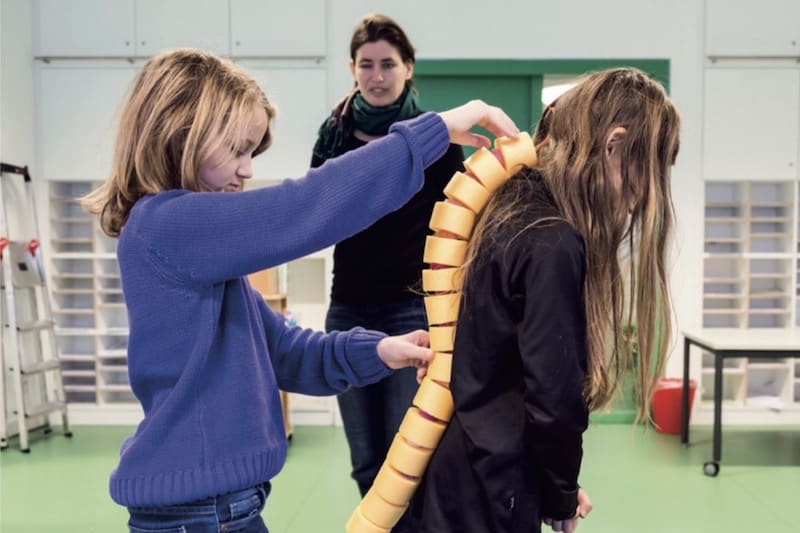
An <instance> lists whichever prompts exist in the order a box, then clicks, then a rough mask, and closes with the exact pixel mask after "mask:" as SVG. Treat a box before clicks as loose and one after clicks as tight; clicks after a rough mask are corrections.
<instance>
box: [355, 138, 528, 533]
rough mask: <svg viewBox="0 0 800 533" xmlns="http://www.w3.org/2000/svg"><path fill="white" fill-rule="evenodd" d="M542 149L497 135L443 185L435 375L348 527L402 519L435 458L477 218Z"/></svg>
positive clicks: (432, 316)
mask: <svg viewBox="0 0 800 533" xmlns="http://www.w3.org/2000/svg"><path fill="white" fill-rule="evenodd" d="M536 163H537V159H536V150H535V148H534V146H533V141H532V140H531V138H530V136H529V135H528V134H527V133H521V134H520V135H519V137H517V138H516V139H509V138H498V139H497V140H496V141H495V150H494V153H492V152H490V151H489V150H487V149H486V148H481V149H480V150H477V151H476V152H475V153H474V154H472V156H470V157H469V158H468V159H467V160H466V161H464V167H465V168H466V169H467V172H466V173H462V172H456V173H455V175H454V176H453V178H452V179H451V180H450V182H449V183H448V184H447V186H446V187H445V189H444V193H445V196H446V197H447V200H446V201H444V202H437V203H436V205H435V206H434V209H433V213H432V215H431V222H430V224H429V227H430V228H431V230H433V231H434V235H431V236H428V238H427V239H426V241H425V252H424V256H423V261H424V262H425V263H428V264H429V265H430V268H429V269H426V270H423V272H422V288H423V290H424V291H425V292H426V293H427V296H426V297H425V311H426V313H427V316H428V324H429V325H430V347H431V350H433V352H434V356H433V361H431V363H430V365H429V366H428V374H427V376H425V379H423V380H422V383H421V384H420V386H419V390H418V391H417V394H416V396H414V400H413V404H414V405H413V406H412V407H411V408H409V410H408V411H407V412H406V415H405V417H404V418H403V421H402V423H401V424H400V428H399V430H398V433H397V435H396V436H395V439H394V441H393V443H392V446H391V447H390V448H389V452H388V454H387V457H386V461H384V463H383V466H382V467H381V469H380V471H379V472H378V475H377V476H376V477H375V482H374V483H373V484H372V488H371V489H370V490H369V492H367V494H366V496H364V499H363V500H362V501H361V503H360V504H359V506H358V507H356V509H355V510H354V511H353V514H352V515H351V516H350V520H348V522H347V525H346V526H345V529H346V531H347V533H384V532H388V531H390V530H391V528H392V527H393V526H394V525H395V524H396V523H397V521H398V520H399V519H400V517H401V516H402V515H403V513H404V512H405V510H406V509H407V508H408V504H409V502H410V501H411V497H412V496H413V495H414V491H415V490H416V488H417V485H419V482H420V480H421V479H422V476H423V474H424V473H425V468H426V467H427V465H428V461H429V460H430V458H431V456H432V455H433V451H434V450H435V449H436V446H437V445H438V444H439V440H440V439H441V437H442V434H443V433H444V431H445V429H446V427H447V422H449V421H450V418H451V417H452V416H453V410H454V405H453V396H452V394H451V393H450V372H451V367H452V361H453V344H454V341H455V333H456V327H455V325H456V322H457V320H458V310H459V305H460V302H461V287H462V281H463V278H462V270H461V269H460V268H459V267H461V265H463V264H464V260H465V258H466V251H467V241H466V240H465V239H469V237H470V235H471V234H472V227H473V225H474V223H475V217H476V216H477V215H478V214H479V213H480V212H481V210H482V209H483V207H484V206H485V205H486V202H487V201H488V199H489V196H490V195H491V193H492V192H494V191H495V190H497V189H498V188H499V187H500V186H501V185H502V184H503V183H505V182H506V181H507V180H508V179H509V178H510V177H511V176H512V175H513V174H515V173H516V172H517V171H518V170H519V169H520V168H521V167H522V166H526V167H535V166H536Z"/></svg>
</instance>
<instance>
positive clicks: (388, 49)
mask: <svg viewBox="0 0 800 533" xmlns="http://www.w3.org/2000/svg"><path fill="white" fill-rule="evenodd" d="M350 72H352V74H353V79H354V80H355V82H356V85H357V87H358V89H359V90H360V91H361V94H362V95H363V96H364V99H365V100H366V101H367V102H368V103H369V104H370V105H372V106H375V107H383V106H387V105H391V104H393V103H395V102H396V101H397V99H398V98H400V95H401V94H403V89H404V88H405V86H406V80H410V79H411V77H412V76H413V75H414V64H413V63H404V62H403V60H402V59H401V57H400V52H398V51H397V48H395V47H394V46H392V45H391V44H389V43H388V42H386V41H383V40H380V41H375V42H372V43H364V44H363V45H361V48H359V49H358V51H356V58H355V60H351V61H350Z"/></svg>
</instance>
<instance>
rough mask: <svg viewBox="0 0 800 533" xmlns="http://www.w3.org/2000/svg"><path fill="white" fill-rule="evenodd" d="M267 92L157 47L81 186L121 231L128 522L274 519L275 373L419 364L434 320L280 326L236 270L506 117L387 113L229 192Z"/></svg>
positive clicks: (376, 202) (358, 374)
mask: <svg viewBox="0 0 800 533" xmlns="http://www.w3.org/2000/svg"><path fill="white" fill-rule="evenodd" d="M274 114H275V112H274V108H273V107H272V105H271V104H270V102H269V101H268V99H267V97H266V96H265V95H264V93H263V92H262V90H261V89H260V88H259V87H258V85H257V84H256V82H255V81H254V80H253V79H252V78H250V77H249V76H247V75H246V74H245V73H243V72H242V71H241V70H240V69H239V68H238V67H236V66H234V65H233V64H232V63H230V62H228V61H225V60H222V59H220V58H218V57H216V56H214V55H211V54H208V53H205V52H202V51H198V50H176V51H172V52H166V53H162V54H160V55H157V56H155V57H153V58H152V59H150V60H149V61H148V62H147V63H146V64H145V66H144V67H143V68H142V70H141V72H140V73H139V74H138V75H137V77H136V79H135V80H134V82H133V86H132V88H131V91H130V94H129V96H128V99H127V101H126V103H125V106H124V108H123V111H122V116H121V121H120V126H119V131H118V135H117V140H116V148H115V152H114V159H113V165H112V172H111V176H110V178H109V179H108V181H107V182H106V183H105V184H104V185H103V186H102V187H101V188H99V189H98V190H96V191H94V192H93V193H91V194H90V195H89V196H87V197H86V198H85V199H84V206H85V207H86V208H87V209H88V210H89V211H90V212H92V213H94V214H99V215H100V221H101V226H102V228H103V230H104V231H105V233H107V234H108V235H110V236H113V237H118V238H119V243H118V248H117V257H118V260H119V268H120V274H121V278H122V289H123V293H124V295H125V302H126V305H127V310H128V318H129V325H130V333H129V340H128V369H129V375H130V383H131V388H132V389H133V392H134V394H135V395H136V397H137V398H138V400H139V401H140V402H141V404H142V407H143V409H144V415H145V416H144V420H143V421H142V422H141V423H140V424H139V427H138V428H137V429H136V432H135V433H134V434H133V435H131V436H130V437H129V438H128V439H126V441H125V442H124V443H123V445H122V450H121V454H120V461H119V464H118V466H117V468H116V469H115V470H114V472H113V473H112V474H111V481H110V491H111V497H112V498H113V499H114V501H116V502H117V503H119V504H121V505H124V506H126V507H128V510H129V512H130V521H129V528H130V531H149V532H153V531H186V532H194V531H198V532H199V531H203V532H205V531H252V532H256V531H259V532H263V531H267V529H266V526H265V525H264V523H263V521H262V520H261V517H260V512H261V510H262V509H263V507H264V500H265V499H266V496H267V494H268V493H269V487H270V485H269V480H270V479H271V478H272V477H273V476H275V475H276V474H277V473H278V472H279V471H280V469H281V467H282V466H283V464H284V462H285V459H286V439H285V437H284V433H283V421H282V417H281V408H280V401H279V393H278V389H279V388H280V389H283V390H286V391H290V392H299V393H303V394H316V395H332V394H337V393H339V392H342V391H343V390H345V389H347V387H349V386H351V385H355V386H363V385H367V384H369V383H372V382H375V381H377V380H379V379H382V378H384V377H385V376H387V375H388V374H389V373H391V372H392V369H398V368H403V367H406V366H412V365H415V366H418V367H420V374H422V373H424V371H425V369H424V366H425V364H426V362H427V361H428V360H429V358H430V355H431V354H430V351H429V350H428V348H427V344H428V339H427V333H426V332H424V331H414V332H411V333H408V334H406V335H402V336H398V337H387V336H386V335H385V334H382V333H378V332H375V331H368V330H364V329H361V328H355V329H352V330H350V331H346V332H332V333H330V334H324V333H321V332H316V331H311V330H304V329H301V328H296V327H295V328H288V327H286V326H285V324H284V320H283V317H282V315H280V314H278V313H276V312H273V311H271V310H270V309H269V308H268V307H267V306H266V304H265V303H264V302H263V300H262V299H261V298H260V297H259V296H258V295H257V294H256V293H255V292H254V291H253V290H252V289H251V288H250V286H249V284H248V282H247V280H246V278H245V276H246V275H247V274H249V273H252V272H256V271H259V270H263V269H265V268H269V267H273V266H276V265H279V264H281V263H285V262H287V261H290V260H292V259H296V258H298V257H302V256H304V255H307V254H309V253H311V252H314V251H317V250H320V249H322V248H325V247H328V246H331V245H332V244H334V243H336V242H337V241H340V240H342V239H344V238H346V237H348V236H350V235H353V234H354V233H357V232H359V231H361V230H363V229H364V228H366V227H368V226H369V225H370V224H372V223H373V222H374V221H375V220H377V219H378V218H380V217H382V216H384V215H386V214H387V213H389V212H391V211H393V210H395V209H397V208H399V207H400V206H402V205H403V204H404V203H405V202H406V201H408V199H409V198H410V197H411V196H412V195H413V194H414V193H415V192H416V191H418V190H419V189H420V187H421V186H422V180H423V171H424V169H425V167H427V166H428V165H430V164H431V163H433V162H434V161H435V160H436V159H437V158H439V157H441V156H442V154H444V153H445V151H446V150H447V147H448V144H449V143H450V142H451V141H452V142H457V143H460V144H473V145H482V146H487V145H488V144H489V142H488V140H487V139H485V138H483V137H480V136H477V135H475V134H472V133H470V131H469V130H470V128H471V127H472V126H473V125H476V124H479V125H481V126H484V127H486V128H487V129H489V130H490V131H491V132H492V133H493V134H495V135H509V136H514V135H516V133H517V129H516V127H515V126H514V124H513V123H512V122H511V120H510V119H509V118H508V117H507V116H506V115H505V114H504V113H503V112H502V111H501V110H499V109H498V108H495V107H491V106H488V105H486V104H484V103H483V102H480V101H473V102H470V103H469V104H466V105H464V106H461V107H459V108H456V109H454V110H451V111H447V112H444V113H441V114H439V115H437V114H433V113H426V114H423V115H421V116H420V117H418V118H416V119H414V120H410V121H406V122H400V123H397V124H396V125H395V126H393V127H392V129H391V130H390V132H389V134H388V135H386V137H384V138H382V139H380V140H378V141H375V142H372V143H369V145H368V146H366V147H364V148H363V149H359V150H356V151H354V152H351V153H349V154H347V155H346V156H344V157H341V158H335V159H332V160H330V161H328V162H327V163H325V164H324V165H322V166H321V167H319V168H317V169H313V170H310V171H309V172H308V174H306V175H305V176H304V177H302V178H300V179H287V180H285V181H284V182H282V183H281V184H279V185H276V186H273V187H267V188H263V189H258V190H252V191H246V192H242V193H240V194H218V193H219V192H221V191H235V190H238V189H239V188H240V187H241V180H242V179H246V178H249V177H251V175H252V166H251V163H252V158H253V157H254V156H256V155H258V154H260V153H261V152H263V151H264V150H266V149H267V147H268V146H269V144H270V142H271V134H270V121H271V120H272V118H273V117H274Z"/></svg>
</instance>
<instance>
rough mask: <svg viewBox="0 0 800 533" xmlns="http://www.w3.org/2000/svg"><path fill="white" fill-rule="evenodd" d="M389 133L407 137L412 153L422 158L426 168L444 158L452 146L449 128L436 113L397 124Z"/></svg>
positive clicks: (422, 115) (425, 114)
mask: <svg viewBox="0 0 800 533" xmlns="http://www.w3.org/2000/svg"><path fill="white" fill-rule="evenodd" d="M389 132H397V133H399V134H401V135H402V136H403V137H405V139H406V140H407V142H408V144H409V145H410V146H411V151H412V153H418V154H420V155H421V156H422V166H423V167H424V168H428V167H429V166H430V165H431V164H432V163H433V162H435V161H436V160H437V159H439V158H440V157H442V156H443V155H444V154H445V152H446V151H447V148H448V147H449V146H450V134H449V133H448V132H447V126H445V124H444V121H443V120H442V118H441V117H440V116H439V115H438V114H436V113H430V112H429V113H423V114H421V115H420V116H418V117H416V118H412V119H410V120H403V121H400V122H395V123H394V124H392V126H391V127H390V128H389Z"/></svg>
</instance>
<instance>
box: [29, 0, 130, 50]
mask: <svg viewBox="0 0 800 533" xmlns="http://www.w3.org/2000/svg"><path fill="white" fill-rule="evenodd" d="M34 10H35V11H34V19H35V20H36V24H35V25H34V55H36V56H37V57H84V56H99V57H129V56H133V55H134V54H135V37H134V0H36V3H35V4H34Z"/></svg>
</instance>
